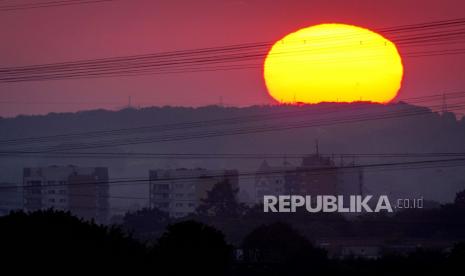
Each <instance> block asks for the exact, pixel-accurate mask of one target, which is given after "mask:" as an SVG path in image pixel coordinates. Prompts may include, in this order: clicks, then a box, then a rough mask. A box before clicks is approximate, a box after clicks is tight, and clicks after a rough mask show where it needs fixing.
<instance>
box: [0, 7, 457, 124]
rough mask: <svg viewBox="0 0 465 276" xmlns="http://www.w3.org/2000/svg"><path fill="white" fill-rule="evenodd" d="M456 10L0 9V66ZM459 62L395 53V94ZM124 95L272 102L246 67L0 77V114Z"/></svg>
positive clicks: (95, 103) (430, 83) (453, 84)
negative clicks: (40, 78) (398, 61)
mask: <svg viewBox="0 0 465 276" xmlns="http://www.w3.org/2000/svg"><path fill="white" fill-rule="evenodd" d="M28 1H29V2H28ZM6 2H10V0H7V1H1V2H0V4H1V5H5V4H4V3H6ZM14 2H15V3H30V2H33V1H31V0H18V1H14ZM464 10H465V2H464V1H460V0H457V1H406V0H395V1H370V0H366V1H347V0H346V1H289V0H287V1H258V0H257V1H233V0H225V1H215V0H208V1H187V0H186V1H155V0H116V1H113V2H107V3H99V4H87V5H75V6H66V7H52V8H43V9H30V10H21V11H9V12H0V34H1V36H0V37H1V42H0V67H8V66H18V65H31V64H41V63H50V62H60V61H69V60H79V59H92V58H100V57H110V56H121V55H134V54H144V53H154V52H159V51H172V50H180V49H192V48H198V47H214V46H222V45H228V44H237V43H246V42H262V41H273V40H278V39H279V38H281V37H282V36H284V35H285V34H287V33H289V32H292V31H295V30H297V29H299V28H302V27H306V26H310V25H314V24H318V23H325V22H326V23H331V22H338V23H347V24H353V25H359V26H362V27H366V28H370V29H376V28H382V27H394V26H399V25H404V24H412V23H421V22H428V21H435V20H445V19H454V18H460V17H463V16H464V13H463V11H464ZM400 52H401V53H402V48H401V49H400ZM464 64H465V55H452V56H438V57H427V58H416V59H406V60H404V66H405V76H404V81H403V87H402V89H401V91H400V97H404V98H411V97H419V96H422V95H430V94H438V93H443V92H446V93H447V92H455V91H461V90H464V88H465V78H464V77H463V76H465V66H464ZM128 96H131V98H132V102H133V104H134V105H141V106H148V105H157V106H161V105H175V106H178V105H182V106H202V105H209V104H216V103H219V101H220V97H222V98H223V102H224V103H225V104H226V105H237V106H246V105H254V104H265V103H273V101H272V100H271V99H270V98H269V97H268V95H267V93H266V90H265V87H264V83H263V80H262V76H261V70H259V69H247V70H237V71H222V72H203V73H187V74H173V75H153V76H145V77H125V78H121V77H119V78H102V79H92V80H60V81H46V82H26V83H15V84H0V116H14V115H17V114H44V113H48V112H63V111H77V110H81V109H93V108H109V109H110V108H112V109H113V108H116V107H121V106H123V105H125V104H127V99H128Z"/></svg>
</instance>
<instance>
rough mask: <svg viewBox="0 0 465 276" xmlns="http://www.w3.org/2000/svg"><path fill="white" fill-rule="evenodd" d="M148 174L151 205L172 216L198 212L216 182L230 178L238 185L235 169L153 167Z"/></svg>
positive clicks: (229, 179)
mask: <svg viewBox="0 0 465 276" xmlns="http://www.w3.org/2000/svg"><path fill="white" fill-rule="evenodd" d="M149 176H150V184H149V195H150V196H149V197H150V199H149V202H150V207H151V208H158V209H160V210H162V211H165V212H167V213H168V214H169V215H170V216H171V217H183V216H186V215H188V214H190V213H193V212H195V210H196V208H197V207H198V206H199V204H200V202H201V200H202V199H204V198H206V196H207V192H208V191H210V190H211V189H212V188H213V186H214V185H215V184H216V183H219V182H222V181H225V180H227V181H229V183H230V184H231V185H233V187H238V172H237V171H236V170H206V169H174V170H151V171H150V172H149Z"/></svg>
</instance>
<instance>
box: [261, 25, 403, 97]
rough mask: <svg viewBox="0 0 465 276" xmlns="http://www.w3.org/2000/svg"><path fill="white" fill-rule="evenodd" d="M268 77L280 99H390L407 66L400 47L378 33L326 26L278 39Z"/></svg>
mask: <svg viewBox="0 0 465 276" xmlns="http://www.w3.org/2000/svg"><path fill="white" fill-rule="evenodd" d="M263 75H264V78H265V83H266V87H267V89H268V92H269V93H270V95H271V96H272V97H273V98H274V99H275V100H277V101H278V102H280V103H289V104H292V103H311V104H313V103H320V102H354V101H370V102H377V103H387V102H389V101H391V100H392V99H393V98H394V97H395V96H396V95H397V92H398V91H399V89H400V87H401V82H402V76H403V65H402V59H401V57H400V55H399V52H398V51H397V48H396V45H394V43H392V42H391V41H389V40H388V39H386V38H384V37H383V36H381V35H380V34H378V33H375V32H373V31H370V30H368V29H365V28H361V27H357V26H352V25H346V24H320V25H315V26H311V27H307V28H303V29H300V30H298V31H296V32H293V33H291V34H288V35H286V36H285V37H284V38H282V39H281V40H279V41H278V42H276V43H275V44H274V45H273V46H272V48H271V49H270V51H269V52H268V54H267V56H266V59H265V63H264V71H263Z"/></svg>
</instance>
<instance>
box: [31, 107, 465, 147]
mask: <svg viewBox="0 0 465 276" xmlns="http://www.w3.org/2000/svg"><path fill="white" fill-rule="evenodd" d="M438 107H440V106H438ZM463 107H465V104H464V103H462V104H460V105H455V106H451V107H450V108H449V110H451V111H453V110H455V109H462V108H463ZM428 114H429V115H430V114H433V113H431V111H430V110H429V109H428V110H415V109H410V110H408V109H407V110H404V111H399V112H392V111H391V112H379V113H378V114H361V115H355V116H345V117H344V118H330V119H326V120H320V121H310V122H308V121H300V122H293V123H286V124H283V125H262V126H253V127H248V128H244V127H242V128H233V129H225V130H214V131H199V132H193V133H181V134H170V135H164V136H152V137H136V138H127V139H119V140H105V141H99V142H93V143H80V144H71V145H63V146H60V145H57V146H52V147H46V148H42V149H40V150H38V152H42V153H49V152H54V151H66V150H78V149H92V148H105V147H115V146H129V145H138V144H147V143H157V142H174V141H186V140H194V139H205V138H213V137H221V136H233V135H243V134H253V133H265V132H274V131H284V130H291V129H299V128H308V127H321V126H331V125H339V124H347V123H359V122H367V121H373V120H385V119H396V118H404V117H411V116H419V115H428Z"/></svg>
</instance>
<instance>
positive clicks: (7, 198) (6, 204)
mask: <svg viewBox="0 0 465 276" xmlns="http://www.w3.org/2000/svg"><path fill="white" fill-rule="evenodd" d="M19 209H23V192H22V189H21V186H18V185H17V184H13V183H8V182H4V183H0V216H4V215H8V214H9V213H10V212H11V211H15V210H19Z"/></svg>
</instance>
